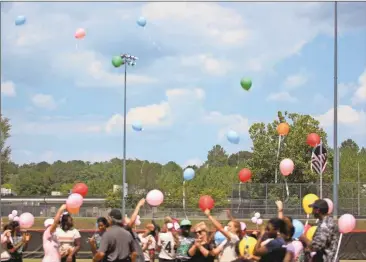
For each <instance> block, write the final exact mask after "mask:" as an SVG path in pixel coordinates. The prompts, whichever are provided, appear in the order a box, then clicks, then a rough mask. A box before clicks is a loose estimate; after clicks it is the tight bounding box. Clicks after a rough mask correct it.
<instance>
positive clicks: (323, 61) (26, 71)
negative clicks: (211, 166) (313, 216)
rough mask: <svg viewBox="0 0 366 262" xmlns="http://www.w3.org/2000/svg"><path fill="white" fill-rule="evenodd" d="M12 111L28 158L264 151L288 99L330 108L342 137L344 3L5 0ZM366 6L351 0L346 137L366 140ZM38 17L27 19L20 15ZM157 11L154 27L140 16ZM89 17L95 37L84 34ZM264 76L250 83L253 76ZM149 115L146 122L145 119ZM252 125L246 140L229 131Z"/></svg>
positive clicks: (15, 154)
mask: <svg viewBox="0 0 366 262" xmlns="http://www.w3.org/2000/svg"><path fill="white" fill-rule="evenodd" d="M1 7H2V10H1V110H2V114H3V115H4V116H6V117H8V118H10V120H11V125H12V130H11V138H10V139H9V140H8V145H10V146H11V148H12V155H11V158H12V160H13V161H14V162H15V163H19V164H22V163H29V162H40V161H48V162H53V161H56V160H63V161H67V160H75V159H79V160H85V161H91V162H95V161H107V160H109V159H111V158H114V157H120V158H121V157H122V154H123V138H122V134H123V133H122V131H123V101H124V97H123V94H124V93H123V90H124V89H123V88H124V72H123V67H120V68H114V67H113V66H112V64H111V59H112V57H113V56H115V55H119V54H122V53H128V54H131V55H134V56H137V57H138V58H139V60H138V61H137V64H136V66H134V67H128V68H127V110H128V113H127V125H128V126H127V157H128V158H139V159H145V160H149V161H157V162H160V163H166V162H168V161H175V162H177V163H179V164H180V165H182V166H186V165H189V164H200V163H202V162H203V161H205V160H206V157H207V151H208V150H209V149H211V148H212V146H213V145H214V144H220V145H222V146H223V147H224V148H225V150H226V151H227V152H229V153H232V152H237V151H239V150H249V151H250V150H251V146H252V143H251V140H250V138H249V134H248V129H249V127H250V126H251V125H252V124H253V123H256V122H271V121H273V120H274V119H275V118H276V115H277V111H278V110H283V111H285V110H287V111H289V112H296V113H301V114H310V115H312V116H313V117H315V118H316V119H318V120H319V121H320V123H321V125H322V127H324V128H325V130H326V131H327V133H328V141H329V144H330V146H332V145H333V142H332V141H333V94H334V92H333V83H334V82H333V78H334V69H333V63H334V59H333V58H334V27H333V26H334V12H333V8H334V4H333V3H327V2H322V3H306V2H302V3H249V2H248V3H245V2H243V3H238V2H237V3H235V2H234V3H208V2H201V3H183V2H176V3H158V2H151V3H111V2H110V3H91V2H89V3H87V2H83V3H76V2H58V3H56V2H55V3H42V2H28V3H5V4H3V3H2V6H1ZM365 13H366V3H361V2H359V3H357V2H354V3H339V4H338V17H339V19H338V25H339V28H338V31H339V35H338V63H339V67H338V70H339V75H338V84H339V85H338V90H339V108H338V110H339V119H338V124H339V141H340V142H341V141H343V140H344V139H347V138H352V139H353V140H355V141H356V142H357V143H358V144H359V145H361V146H366V112H365V111H366V110H365V108H366V16H365V15H364V14H365ZM19 15H24V16H25V17H26V18H27V21H26V23H25V24H24V25H22V26H15V23H14V21H15V19H16V17H17V16H19ZM141 16H143V17H145V18H146V20H147V24H146V26H145V27H144V28H143V27H140V26H138V25H137V23H136V21H137V19H138V18H139V17H141ZM78 28H84V29H85V31H86V36H85V38H84V39H81V40H77V39H75V38H74V33H75V31H76V30H77V29H78ZM243 77H247V78H250V79H251V80H252V82H253V85H252V88H251V89H250V90H249V91H245V90H243V89H242V88H241V86H240V79H241V78H243ZM135 121H140V122H141V123H142V124H143V131H141V132H136V131H133V130H132V128H131V124H132V123H134V122H135ZM229 130H234V131H236V132H237V133H238V134H239V135H240V143H239V144H238V145H233V144H230V143H229V142H228V141H227V139H226V137H225V134H226V133H227V132H228V131H229Z"/></svg>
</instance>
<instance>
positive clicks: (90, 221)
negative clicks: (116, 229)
mask: <svg viewBox="0 0 366 262" xmlns="http://www.w3.org/2000/svg"><path fill="white" fill-rule="evenodd" d="M44 220H45V218H38V217H37V218H36V219H35V223H34V226H33V228H32V229H43V228H44V226H43V222H44ZM3 221H4V222H5V223H6V222H7V218H3ZM150 221H151V219H147V220H144V219H141V222H142V224H141V226H140V228H141V229H142V227H143V225H144V224H145V223H147V222H150ZM191 221H192V223H193V224H195V223H198V222H200V221H201V220H194V219H191ZM241 221H243V222H245V223H246V224H247V227H248V229H249V230H250V229H256V227H255V225H254V224H253V223H252V222H251V221H250V220H249V219H248V220H241ZM95 222H96V219H95V218H89V217H83V218H78V217H76V218H74V223H75V227H76V228H77V229H79V230H88V229H89V230H93V229H94V228H95ZM156 222H157V224H158V225H161V224H162V223H163V221H162V220H156ZM303 222H305V221H303ZM309 223H310V224H312V223H315V220H310V221H309ZM208 225H209V223H208ZM209 226H210V225H209ZM356 230H365V231H366V220H365V219H358V220H357V224H356Z"/></svg>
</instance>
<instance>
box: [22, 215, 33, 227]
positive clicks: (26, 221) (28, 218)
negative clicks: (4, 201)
mask: <svg viewBox="0 0 366 262" xmlns="http://www.w3.org/2000/svg"><path fill="white" fill-rule="evenodd" d="M33 224H34V216H33V215H32V214H31V213H28V212H26V213H23V214H21V215H20V217H19V225H20V227H21V228H26V229H28V228H31V227H32V226H33Z"/></svg>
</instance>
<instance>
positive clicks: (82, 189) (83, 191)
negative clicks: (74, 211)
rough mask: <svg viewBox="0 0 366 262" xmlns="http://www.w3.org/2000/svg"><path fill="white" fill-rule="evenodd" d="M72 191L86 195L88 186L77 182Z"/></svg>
mask: <svg viewBox="0 0 366 262" xmlns="http://www.w3.org/2000/svg"><path fill="white" fill-rule="evenodd" d="M72 192H73V193H76V194H80V195H82V196H83V197H86V195H87V194H88V186H87V185H85V184H84V183H77V184H75V185H74V187H73V188H72Z"/></svg>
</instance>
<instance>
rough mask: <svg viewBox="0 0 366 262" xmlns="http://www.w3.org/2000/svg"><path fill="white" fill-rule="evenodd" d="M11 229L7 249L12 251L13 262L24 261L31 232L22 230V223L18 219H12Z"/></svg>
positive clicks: (11, 258)
mask: <svg viewBox="0 0 366 262" xmlns="http://www.w3.org/2000/svg"><path fill="white" fill-rule="evenodd" d="M8 229H9V230H10V236H9V241H8V242H7V250H8V251H9V253H10V261H11V262H22V261H23V251H24V250H26V248H27V246H28V242H29V240H30V237H31V236H30V234H29V233H24V234H22V233H21V232H20V225H19V222H18V221H12V222H10V224H9V227H8Z"/></svg>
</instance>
